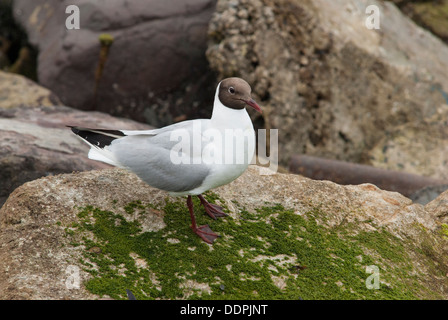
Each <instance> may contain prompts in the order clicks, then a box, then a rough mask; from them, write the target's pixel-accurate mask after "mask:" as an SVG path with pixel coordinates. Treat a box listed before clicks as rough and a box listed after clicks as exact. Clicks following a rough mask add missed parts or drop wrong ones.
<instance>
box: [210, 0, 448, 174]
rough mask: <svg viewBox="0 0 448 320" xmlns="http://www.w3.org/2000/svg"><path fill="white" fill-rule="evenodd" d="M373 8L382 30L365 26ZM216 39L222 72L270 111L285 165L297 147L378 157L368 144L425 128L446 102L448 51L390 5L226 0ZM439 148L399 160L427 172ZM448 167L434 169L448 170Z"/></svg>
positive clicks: (214, 53)
mask: <svg viewBox="0 0 448 320" xmlns="http://www.w3.org/2000/svg"><path fill="white" fill-rule="evenodd" d="M369 5H375V6H377V7H378V8H379V11H380V18H379V19H380V29H368V28H367V27H366V24H365V22H366V19H367V18H368V17H369V15H368V14H366V8H367V7H368V6H369ZM209 37H210V43H209V46H208V50H207V57H208V60H209V62H210V65H211V67H212V68H213V69H214V70H216V71H217V72H218V74H219V77H224V76H230V75H238V76H241V77H243V78H245V79H246V80H248V81H249V83H251V84H253V88H254V93H255V96H256V97H257V98H258V99H259V100H260V101H261V103H260V104H261V105H262V106H263V107H264V111H265V115H264V118H263V119H261V118H258V121H257V123H258V125H259V126H266V127H268V128H278V129H279V145H280V152H279V157H280V161H281V163H283V164H285V163H287V162H288V161H289V159H290V157H291V155H292V154H295V153H302V154H303V153H304V154H309V155H315V156H321V157H327V158H333V159H339V160H347V161H351V162H362V163H367V164H376V163H378V162H379V161H380V160H377V159H375V158H372V157H375V156H377V155H378V153H377V152H375V153H370V150H372V149H373V148H377V149H378V150H381V148H383V147H384V148H386V146H387V145H388V143H389V142H388V137H389V133H392V134H393V133H394V132H396V130H397V129H396V128H398V127H399V126H405V125H406V124H412V126H411V127H409V126H408V127H409V129H410V130H412V131H414V130H415V128H416V127H417V128H420V129H421V130H424V128H426V123H425V121H429V120H426V119H429V118H431V117H432V116H433V115H434V114H436V113H437V112H438V111H437V110H438V109H439V108H442V109H443V108H445V109H446V108H447V102H448V101H447V98H446V97H447V92H448V73H446V72H445V70H447V69H448V48H447V47H446V45H445V44H444V43H443V42H442V41H440V39H438V38H437V37H435V36H433V35H432V34H431V33H430V32H428V31H426V30H424V29H422V28H420V27H419V26H417V25H416V24H415V23H414V22H412V21H411V20H410V19H409V18H408V17H406V16H405V15H403V14H402V13H401V12H400V10H399V9H397V7H396V6H395V5H394V4H393V3H390V2H382V1H370V0H350V1H345V0H344V1H342V0H336V1H325V0H317V1H310V0H307V1H302V0H300V1H299V0H292V1H290V0H288V1H286V0H279V1H273V0H254V1H247V0H219V1H218V3H217V10H216V12H215V13H214V15H213V18H212V20H211V22H210V28H209ZM408 127H400V128H408ZM404 135H407V136H409V137H412V133H410V134H405V133H404ZM434 138H435V137H434ZM435 146H438V150H443V149H446V146H448V140H447V139H446V137H444V136H443V137H440V136H439V139H438V142H437V143H431V144H430V145H429V146H428V147H430V148H433V147H435ZM436 150H437V149H435V148H433V149H432V151H431V152H420V153H415V152H413V153H412V157H410V158H401V159H399V161H400V162H402V163H403V162H406V163H407V165H406V167H410V166H413V167H414V169H415V170H412V171H414V172H417V173H420V174H427V173H428V171H429V170H424V171H425V172H422V166H421V165H420V164H423V163H429V159H428V157H431V156H432V155H433V154H434V153H435V152H436ZM415 157H417V158H415ZM438 160H440V161H444V160H443V157H438ZM394 161H397V160H394ZM434 161H435V160H434ZM442 164H443V162H438V163H436V164H432V165H433V170H432V173H431V175H440V174H441V172H444V175H445V176H446V174H447V172H448V171H447V170H448V169H447V167H446V166H444V165H442ZM386 166H387V167H388V168H391V169H392V168H393V169H396V167H397V166H398V165H397V164H395V163H393V162H392V159H389V161H388V162H387V164H386ZM401 170H403V168H401Z"/></svg>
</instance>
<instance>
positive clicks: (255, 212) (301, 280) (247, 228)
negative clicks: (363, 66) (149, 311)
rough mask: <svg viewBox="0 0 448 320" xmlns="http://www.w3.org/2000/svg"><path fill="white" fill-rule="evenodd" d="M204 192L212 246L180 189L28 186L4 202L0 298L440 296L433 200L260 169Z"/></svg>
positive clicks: (112, 179)
mask: <svg viewBox="0 0 448 320" xmlns="http://www.w3.org/2000/svg"><path fill="white" fill-rule="evenodd" d="M442 196H443V195H442ZM206 197H207V198H208V200H209V201H213V202H215V203H219V204H220V205H222V206H224V207H225V208H226V209H228V212H229V217H226V218H223V219H219V220H216V221H212V220H211V219H210V218H209V217H208V216H206V215H205V214H203V213H204V212H203V211H201V210H202V209H201V207H200V204H199V201H196V202H195V210H196V212H197V218H198V220H199V223H200V224H204V223H208V224H210V225H211V227H212V228H213V230H214V231H216V232H218V233H219V234H220V235H221V237H220V238H219V239H217V241H216V242H215V244H214V245H213V246H211V245H208V244H206V243H204V242H203V241H201V240H200V239H199V238H198V237H197V236H195V235H194V234H193V233H192V232H191V230H190V228H189V225H190V221H189V215H188V210H187V208H186V206H185V200H184V199H183V198H182V199H178V198H172V197H169V196H167V194H166V193H165V192H163V191H160V190H157V189H153V188H151V187H149V186H147V185H146V184H144V183H143V182H142V181H141V180H139V179H138V178H137V177H136V176H135V175H133V174H131V173H128V172H127V171H124V170H121V169H117V168H113V169H106V170H96V171H89V172H80V173H72V174H61V175H57V176H49V177H44V178H41V179H38V180H34V181H31V182H27V183H25V184H24V185H22V186H20V187H19V188H17V189H16V190H15V191H14V192H13V193H12V194H11V196H10V197H9V198H8V201H7V202H6V203H5V204H4V206H3V207H2V208H1V209H0V243H1V244H2V245H1V246H0V288H1V290H0V298H2V299H62V298H65V299H110V298H113V299H127V292H128V291H130V292H132V293H133V295H135V297H136V299H138V300H141V299H148V298H151V299H197V298H199V297H200V298H202V299H208V298H220V299H235V298H239V299H255V298H257V299H274V298H276V299H298V297H300V298H301V299H342V298H344V299H385V298H387V299H411V298H416V299H446V298H447V296H448V294H447V292H448V281H447V278H446V274H447V272H448V270H447V268H446V266H447V262H448V261H447V255H446V254H444V253H446V249H447V248H448V247H447V244H448V242H447V241H448V240H446V238H445V236H444V234H443V233H441V232H440V229H439V228H440V227H439V222H438V217H437V216H436V215H435V214H434V212H438V211H437V210H438V209H439V207H440V206H445V204H444V202H443V203H441V204H438V203H437V199H436V200H434V201H436V202H433V207H432V209H431V211H430V210H427V208H428V206H426V207H423V206H421V205H418V204H413V203H412V201H411V200H410V199H408V198H405V197H404V196H402V195H400V194H398V193H395V192H387V191H383V190H380V189H378V188H377V187H375V186H373V185H370V184H363V185H358V186H340V185H337V184H335V183H332V182H329V181H314V180H310V179H307V178H304V177H301V176H298V175H291V174H279V173H277V174H273V175H268V176H260V175H259V170H258V169H257V168H256V167H255V168H252V167H251V168H249V169H248V170H247V171H246V173H244V174H243V175H242V176H241V177H240V178H238V179H237V180H235V181H234V182H232V183H231V184H229V185H226V186H223V187H220V188H218V189H215V190H214V191H213V192H210V193H208V194H207V195H206ZM367 266H370V267H369V268H376V269H374V270H377V274H376V275H375V274H372V273H371V271H369V270H371V269H368V268H367ZM378 276H379V278H378ZM375 277H376V278H375ZM369 279H370V280H369ZM372 279H373V280H372ZM375 279H376V280H375ZM369 281H370V282H369ZM375 281H376V282H375ZM375 283H376V285H378V286H379V287H378V289H376V290H374V289H368V287H369V286H370V288H372V287H371V286H374V285H375Z"/></svg>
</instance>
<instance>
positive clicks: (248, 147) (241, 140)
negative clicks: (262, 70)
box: [175, 99, 255, 195]
mask: <svg viewBox="0 0 448 320" xmlns="http://www.w3.org/2000/svg"><path fill="white" fill-rule="evenodd" d="M203 129H205V130H203V132H202V133H203V140H202V146H203V150H202V155H203V156H202V161H203V162H205V163H207V164H208V165H209V168H210V172H209V175H208V176H207V177H206V178H205V179H204V181H203V183H202V185H201V186H200V187H198V188H195V189H193V190H190V191H188V192H185V193H183V194H189V195H197V194H201V193H203V192H205V191H207V190H210V189H213V188H216V187H219V186H222V185H225V184H228V183H230V182H232V181H233V180H235V179H236V178H238V177H239V176H240V175H241V174H242V173H243V172H244V171H245V170H246V169H247V167H248V166H249V164H250V163H251V161H252V158H253V156H254V152H255V132H254V128H253V125H252V121H251V119H250V117H249V114H248V113H247V111H246V109H245V108H244V109H240V110H235V109H231V108H227V107H225V106H224V105H223V104H221V102H220V101H219V99H215V105H214V107H213V115H212V118H211V120H210V122H209V125H208V126H207V128H203ZM175 195H179V194H175Z"/></svg>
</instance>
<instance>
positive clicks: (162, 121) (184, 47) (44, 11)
mask: <svg viewBox="0 0 448 320" xmlns="http://www.w3.org/2000/svg"><path fill="white" fill-rule="evenodd" d="M72 4H73V2H71V1H58V0H39V1H33V2H29V1H23V0H15V1H14V13H15V18H16V19H17V20H18V21H19V22H20V24H21V25H22V26H23V27H24V29H25V30H26V31H27V33H28V37H29V40H30V42H31V43H32V44H34V45H35V46H37V47H38V49H39V56H38V79H39V83H40V84H42V85H43V86H45V87H47V88H49V89H50V90H52V91H53V92H55V93H56V94H57V95H58V96H59V97H60V98H61V100H62V102H63V103H64V104H65V105H69V106H71V107H74V108H78V109H82V110H97V111H103V112H107V113H110V114H112V115H118V116H124V117H129V118H133V119H134V120H138V121H140V122H147V123H149V124H151V125H154V126H157V127H158V126H163V125H166V124H170V123H172V122H173V119H175V118H176V117H179V116H186V117H196V116H203V115H209V114H210V113H211V107H212V101H213V100H212V99H213V92H214V86H215V78H214V76H213V75H212V73H211V72H210V71H209V69H208V68H207V60H206V58H205V56H204V52H205V49H206V41H207V40H206V39H207V38H206V34H207V27H208V22H209V20H210V17H211V14H212V12H213V10H214V4H215V1H214V0H188V1H174V0H172V1H162V0H158V1H151V2H149V3H147V2H142V1H137V0H133V1H125V0H120V1H114V2H108V1H106V2H84V3H79V4H77V6H78V7H79V11H80V29H79V30H77V29H72V30H67V29H66V28H65V22H66V19H67V18H68V17H69V14H67V13H65V11H66V8H67V6H68V5H72ZM104 33H107V34H109V35H110V36H111V37H112V38H113V40H114V41H113V44H112V46H111V47H110V49H109V54H108V56H107V59H106V61H105V63H104V70H103V72H102V76H101V79H100V81H99V84H98V88H97V89H95V87H96V82H95V72H96V70H97V66H98V65H99V63H100V62H99V56H100V41H99V37H100V36H101V35H103V34H104ZM95 90H97V93H96V96H95Z"/></svg>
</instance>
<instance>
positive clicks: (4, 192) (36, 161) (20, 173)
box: [0, 106, 152, 205]
mask: <svg viewBox="0 0 448 320" xmlns="http://www.w3.org/2000/svg"><path fill="white" fill-rule="evenodd" d="M67 125H83V126H86V127H99V128H111V129H114V128H126V129H130V130H133V129H135V130H140V129H141V130H143V129H150V128H152V127H150V126H148V125H144V124H140V123H137V122H134V121H132V120H128V119H118V118H115V117H112V116H110V115H107V114H104V113H101V112H88V111H79V110H76V109H72V108H69V107H65V106H53V107H34V108H29V107H17V108H14V109H7V110H0V136H1V137H2V139H1V140H0V177H1V178H0V205H2V204H3V203H4V201H5V200H6V198H7V197H8V195H9V194H10V193H11V192H12V191H13V190H14V189H15V188H17V187H18V186H20V185H21V184H23V183H24V182H26V181H30V180H34V179H37V178H40V177H43V176H47V175H54V174H59V173H64V172H72V171H85V170H91V169H99V168H106V167H109V165H106V164H103V163H101V162H97V161H93V160H89V159H88V158H87V153H88V151H89V147H88V145H87V144H85V143H84V142H82V141H81V140H80V139H78V138H77V137H76V136H75V135H74V134H73V133H72V132H71V130H70V129H69V128H67Z"/></svg>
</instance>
